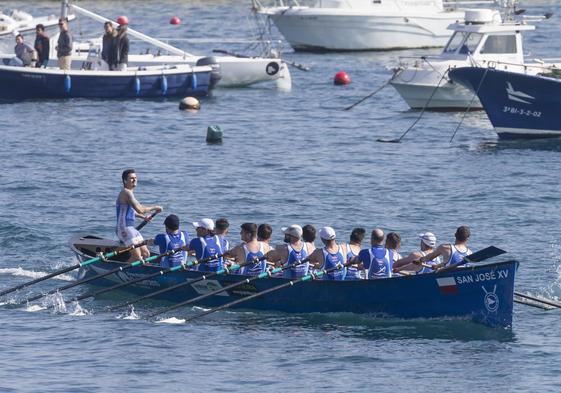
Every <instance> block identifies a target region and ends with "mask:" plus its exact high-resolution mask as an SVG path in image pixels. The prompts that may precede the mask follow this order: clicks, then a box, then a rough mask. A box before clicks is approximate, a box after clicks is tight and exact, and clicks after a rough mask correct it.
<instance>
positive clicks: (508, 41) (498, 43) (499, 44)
mask: <svg viewBox="0 0 561 393" xmlns="http://www.w3.org/2000/svg"><path fill="white" fill-rule="evenodd" d="M481 53H482V54H487V53H499V54H508V53H516V36H515V35H512V34H511V35H491V36H489V37H487V40H485V45H483V48H481Z"/></svg>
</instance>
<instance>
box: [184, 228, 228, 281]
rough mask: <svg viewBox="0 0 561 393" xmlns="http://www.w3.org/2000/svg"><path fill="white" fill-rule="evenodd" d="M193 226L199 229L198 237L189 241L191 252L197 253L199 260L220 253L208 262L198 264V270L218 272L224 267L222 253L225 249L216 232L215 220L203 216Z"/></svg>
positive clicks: (191, 253)
mask: <svg viewBox="0 0 561 393" xmlns="http://www.w3.org/2000/svg"><path fill="white" fill-rule="evenodd" d="M193 226H194V227H195V229H196V231H197V237H196V238H194V239H193V240H191V242H190V243H189V254H190V255H195V257H196V258H197V260H199V261H200V260H201V259H205V258H209V257H211V258H214V257H215V256H218V255H220V256H219V257H217V258H214V259H212V260H210V261H208V262H205V263H203V264H199V265H197V266H196V270H199V271H206V272H216V271H218V270H220V269H222V268H223V267H224V258H223V257H222V254H223V253H224V252H225V250H223V249H222V245H221V242H220V238H219V237H218V236H217V235H216V234H215V233H214V229H215V226H214V221H213V220H212V219H210V218H203V219H202V220H199V221H196V222H194V223H193Z"/></svg>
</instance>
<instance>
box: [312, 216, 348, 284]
mask: <svg viewBox="0 0 561 393" xmlns="http://www.w3.org/2000/svg"><path fill="white" fill-rule="evenodd" d="M319 237H320V239H321V241H322V242H323V244H324V247H323V248H316V249H315V250H314V252H312V253H311V254H310V263H311V264H312V265H314V267H315V268H316V269H322V270H332V269H335V270H332V271H330V272H329V273H327V274H324V275H323V279H324V280H344V279H345V267H344V266H343V265H345V263H346V262H347V257H346V255H345V250H343V247H341V246H340V245H339V244H337V240H336V238H337V235H336V233H335V230H334V229H333V228H331V227H323V228H321V229H320V231H319ZM337 267H339V268H338V269H337Z"/></svg>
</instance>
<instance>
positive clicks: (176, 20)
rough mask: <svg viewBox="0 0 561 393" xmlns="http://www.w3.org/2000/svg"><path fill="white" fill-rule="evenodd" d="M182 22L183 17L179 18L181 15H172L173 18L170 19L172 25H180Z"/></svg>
mask: <svg viewBox="0 0 561 393" xmlns="http://www.w3.org/2000/svg"><path fill="white" fill-rule="evenodd" d="M180 23H181V19H179V17H177V16H172V17H171V19H170V20H169V24H170V25H176V26H177V25H179V24H180Z"/></svg>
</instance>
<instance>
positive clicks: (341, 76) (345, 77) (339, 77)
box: [333, 71, 351, 85]
mask: <svg viewBox="0 0 561 393" xmlns="http://www.w3.org/2000/svg"><path fill="white" fill-rule="evenodd" d="M333 83H334V84H336V85H348V84H349V83H351V77H350V76H349V74H347V73H346V72H345V71H339V72H338V73H336V74H335V77H334V78H333Z"/></svg>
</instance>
